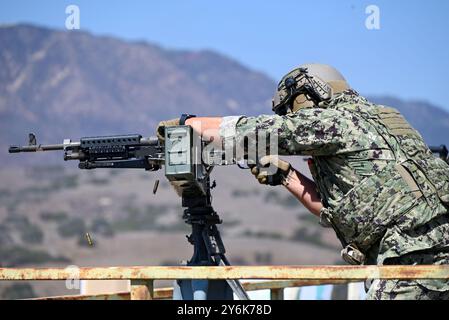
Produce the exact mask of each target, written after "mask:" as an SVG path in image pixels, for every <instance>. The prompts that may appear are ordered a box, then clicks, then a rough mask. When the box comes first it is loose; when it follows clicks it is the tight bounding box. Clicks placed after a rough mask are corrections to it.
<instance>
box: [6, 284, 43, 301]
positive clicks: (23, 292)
mask: <svg viewBox="0 0 449 320" xmlns="http://www.w3.org/2000/svg"><path fill="white" fill-rule="evenodd" d="M35 296H36V293H35V292H34V290H33V287H32V286H31V285H30V284H29V283H23V282H22V283H13V284H12V285H10V286H8V287H6V288H5V289H3V290H2V293H1V297H2V299H6V300H16V299H26V298H34V297H35Z"/></svg>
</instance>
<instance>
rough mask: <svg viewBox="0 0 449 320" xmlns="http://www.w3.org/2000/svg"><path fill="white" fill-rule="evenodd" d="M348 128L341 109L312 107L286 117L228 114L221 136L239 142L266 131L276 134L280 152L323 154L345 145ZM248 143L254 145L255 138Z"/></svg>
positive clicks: (281, 153) (227, 140)
mask: <svg viewBox="0 0 449 320" xmlns="http://www.w3.org/2000/svg"><path fill="white" fill-rule="evenodd" d="M346 127H347V126H346V123H345V120H344V116H343V115H342V114H341V111H339V110H335V109H317V108H314V109H312V108H310V109H302V110H300V111H298V112H295V113H293V114H290V115H286V116H278V115H260V116H257V117H244V116H240V117H225V118H224V119H223V122H222V125H221V127H220V135H221V137H222V138H223V140H224V141H225V143H227V144H229V143H231V142H233V143H235V144H238V143H241V140H242V139H244V137H248V138H249V137H254V136H255V135H256V133H259V134H260V132H262V131H265V133H266V134H269V135H274V136H275V137H276V139H277V147H278V154H280V155H311V156H323V155H332V154H335V153H337V152H338V151H339V150H340V149H341V148H342V147H343V146H344V145H345V134H344V130H345V128H346ZM275 141H276V140H275ZM248 142H249V144H248V147H250V144H251V143H254V139H252V140H251V139H248ZM267 147H268V146H267Z"/></svg>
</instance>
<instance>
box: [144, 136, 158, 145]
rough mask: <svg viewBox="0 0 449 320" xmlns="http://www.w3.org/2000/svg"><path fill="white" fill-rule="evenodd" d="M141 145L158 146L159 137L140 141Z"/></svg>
mask: <svg viewBox="0 0 449 320" xmlns="http://www.w3.org/2000/svg"><path fill="white" fill-rule="evenodd" d="M140 143H141V144H142V145H146V146H157V145H159V139H158V138H157V137H147V138H142V139H140Z"/></svg>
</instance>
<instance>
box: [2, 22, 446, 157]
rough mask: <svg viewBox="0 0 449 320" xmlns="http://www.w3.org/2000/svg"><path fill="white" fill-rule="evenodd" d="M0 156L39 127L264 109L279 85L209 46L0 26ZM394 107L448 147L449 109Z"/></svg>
mask: <svg viewBox="0 0 449 320" xmlns="http://www.w3.org/2000/svg"><path fill="white" fill-rule="evenodd" d="M0 43H1V46H0V65H1V66H2V67H1V68H0V148H1V150H0V159H1V160H3V161H9V160H10V159H11V157H5V156H6V148H7V146H8V145H9V144H18V143H23V142H24V140H25V137H26V134H27V133H28V132H30V131H32V132H35V133H36V134H37V136H38V138H39V139H40V142H42V143H44V142H46V143H54V142H60V140H61V139H62V138H64V137H70V138H78V137H80V136H88V135H99V134H111V133H124V132H139V133H142V134H144V135H153V134H154V132H153V130H154V126H155V124H156V123H157V121H158V120H161V119H166V118H173V117H177V116H179V113H180V112H181V111H183V112H188V113H193V114H201V115H231V114H247V115H256V114H262V113H270V112H271V110H270V109H271V108H270V100H271V96H272V94H273V92H274V89H275V82H274V81H273V80H272V79H270V78H269V77H267V76H266V75H264V74H262V73H260V72H256V71H253V70H250V69H248V68H247V67H245V66H243V65H241V64H240V63H238V62H236V61H234V60H232V59H230V58H228V57H225V56H223V55H221V54H218V53H216V52H213V51H208V50H204V51H185V50H167V49H164V48H161V47H159V46H157V45H154V44H150V43H146V42H131V43H129V42H125V41H122V40H120V39H116V38H113V37H109V36H94V35H91V34H89V33H86V32H68V31H56V30H52V29H49V28H44V27H36V26H31V25H8V26H4V25H3V26H1V27H0ZM371 100H373V101H375V102H379V103H382V104H387V105H390V106H393V107H396V108H398V109H399V110H400V111H402V112H403V113H404V115H405V116H406V117H407V119H408V120H409V121H410V122H411V123H412V124H413V125H414V126H415V127H416V128H417V129H418V130H419V131H420V132H421V133H422V134H423V135H424V137H425V139H426V140H427V142H428V143H430V144H441V143H448V144H449V134H448V132H449V113H447V112H446V111H444V110H442V109H441V108H438V107H436V106H433V105H431V104H429V103H425V102H405V101H402V100H399V99H397V98H394V97H371Z"/></svg>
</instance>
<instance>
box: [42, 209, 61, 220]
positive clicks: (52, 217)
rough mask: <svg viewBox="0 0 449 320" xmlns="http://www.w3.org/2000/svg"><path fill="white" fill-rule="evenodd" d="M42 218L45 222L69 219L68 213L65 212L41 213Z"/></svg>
mask: <svg viewBox="0 0 449 320" xmlns="http://www.w3.org/2000/svg"><path fill="white" fill-rule="evenodd" d="M40 217H41V219H42V220H44V221H54V222H59V221H62V220H65V219H67V213H66V212H64V211H54V212H52V211H43V212H41V213H40Z"/></svg>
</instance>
